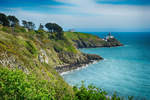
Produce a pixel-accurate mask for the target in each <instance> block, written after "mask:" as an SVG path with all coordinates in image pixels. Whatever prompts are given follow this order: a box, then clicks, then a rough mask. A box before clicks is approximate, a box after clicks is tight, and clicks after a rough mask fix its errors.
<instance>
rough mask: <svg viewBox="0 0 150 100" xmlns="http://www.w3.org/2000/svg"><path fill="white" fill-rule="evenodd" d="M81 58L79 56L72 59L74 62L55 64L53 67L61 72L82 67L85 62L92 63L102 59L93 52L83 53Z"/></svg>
mask: <svg viewBox="0 0 150 100" xmlns="http://www.w3.org/2000/svg"><path fill="white" fill-rule="evenodd" d="M83 58H84V59H81V58H79V59H77V60H74V62H71V63H68V64H65V65H60V66H56V67H55V69H56V71H57V72H59V73H62V72H66V71H71V70H74V69H77V68H80V67H83V66H85V65H87V64H90V63H93V62H94V61H99V60H103V58H102V57H100V56H98V55H95V54H83Z"/></svg>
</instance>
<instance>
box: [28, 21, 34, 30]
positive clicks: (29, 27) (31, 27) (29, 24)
mask: <svg viewBox="0 0 150 100" xmlns="http://www.w3.org/2000/svg"><path fill="white" fill-rule="evenodd" d="M27 27H28V29H29V30H34V29H35V24H34V23H33V22H28V24H27Z"/></svg>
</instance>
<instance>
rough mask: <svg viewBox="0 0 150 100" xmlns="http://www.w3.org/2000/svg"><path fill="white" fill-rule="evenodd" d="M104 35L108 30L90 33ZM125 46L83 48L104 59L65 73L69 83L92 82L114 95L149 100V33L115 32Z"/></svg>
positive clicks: (113, 33) (64, 76)
mask: <svg viewBox="0 0 150 100" xmlns="http://www.w3.org/2000/svg"><path fill="white" fill-rule="evenodd" d="M90 34H94V35H97V36H99V37H101V38H103V37H104V36H106V35H107V34H108V32H93V33H92V32H90ZM112 35H113V36H115V38H117V39H118V40H119V41H120V42H121V43H123V44H124V46H121V47H112V48H86V49H80V50H81V51H82V52H84V53H88V54H97V55H100V56H102V57H103V58H104V60H102V61H99V62H96V63H94V64H89V65H88V66H85V67H84V68H81V69H80V70H74V71H70V72H67V73H65V74H62V76H63V78H64V80H65V81H66V82H68V83H69V84H70V85H73V86H74V85H78V86H80V85H81V81H84V84H85V85H86V86H88V85H90V84H92V85H94V86H96V87H98V88H102V89H104V90H105V91H107V92H108V95H112V94H113V93H114V92H116V93H117V94H118V95H119V96H123V97H125V98H127V97H128V96H134V99H135V100H142V99H147V100H150V32H112Z"/></svg>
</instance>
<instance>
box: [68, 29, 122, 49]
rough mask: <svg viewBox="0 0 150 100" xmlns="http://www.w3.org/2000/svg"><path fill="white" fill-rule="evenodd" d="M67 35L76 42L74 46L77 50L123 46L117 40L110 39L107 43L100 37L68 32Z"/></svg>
mask: <svg viewBox="0 0 150 100" xmlns="http://www.w3.org/2000/svg"><path fill="white" fill-rule="evenodd" d="M65 35H66V37H68V38H70V39H71V40H72V41H73V42H74V45H75V46H76V47H77V48H96V47H115V46H122V44H121V43H120V42H119V41H118V40H117V39H115V38H110V39H108V40H107V41H105V40H103V39H101V38H99V37H98V36H94V35H90V34H86V33H79V32H66V33H65Z"/></svg>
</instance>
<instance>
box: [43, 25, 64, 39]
mask: <svg viewBox="0 0 150 100" xmlns="http://www.w3.org/2000/svg"><path fill="white" fill-rule="evenodd" d="M45 27H46V28H47V29H48V31H49V32H51V33H56V37H57V38H58V39H63V38H64V33H63V29H62V27H61V26H59V25H58V24H56V23H47V24H45Z"/></svg>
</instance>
